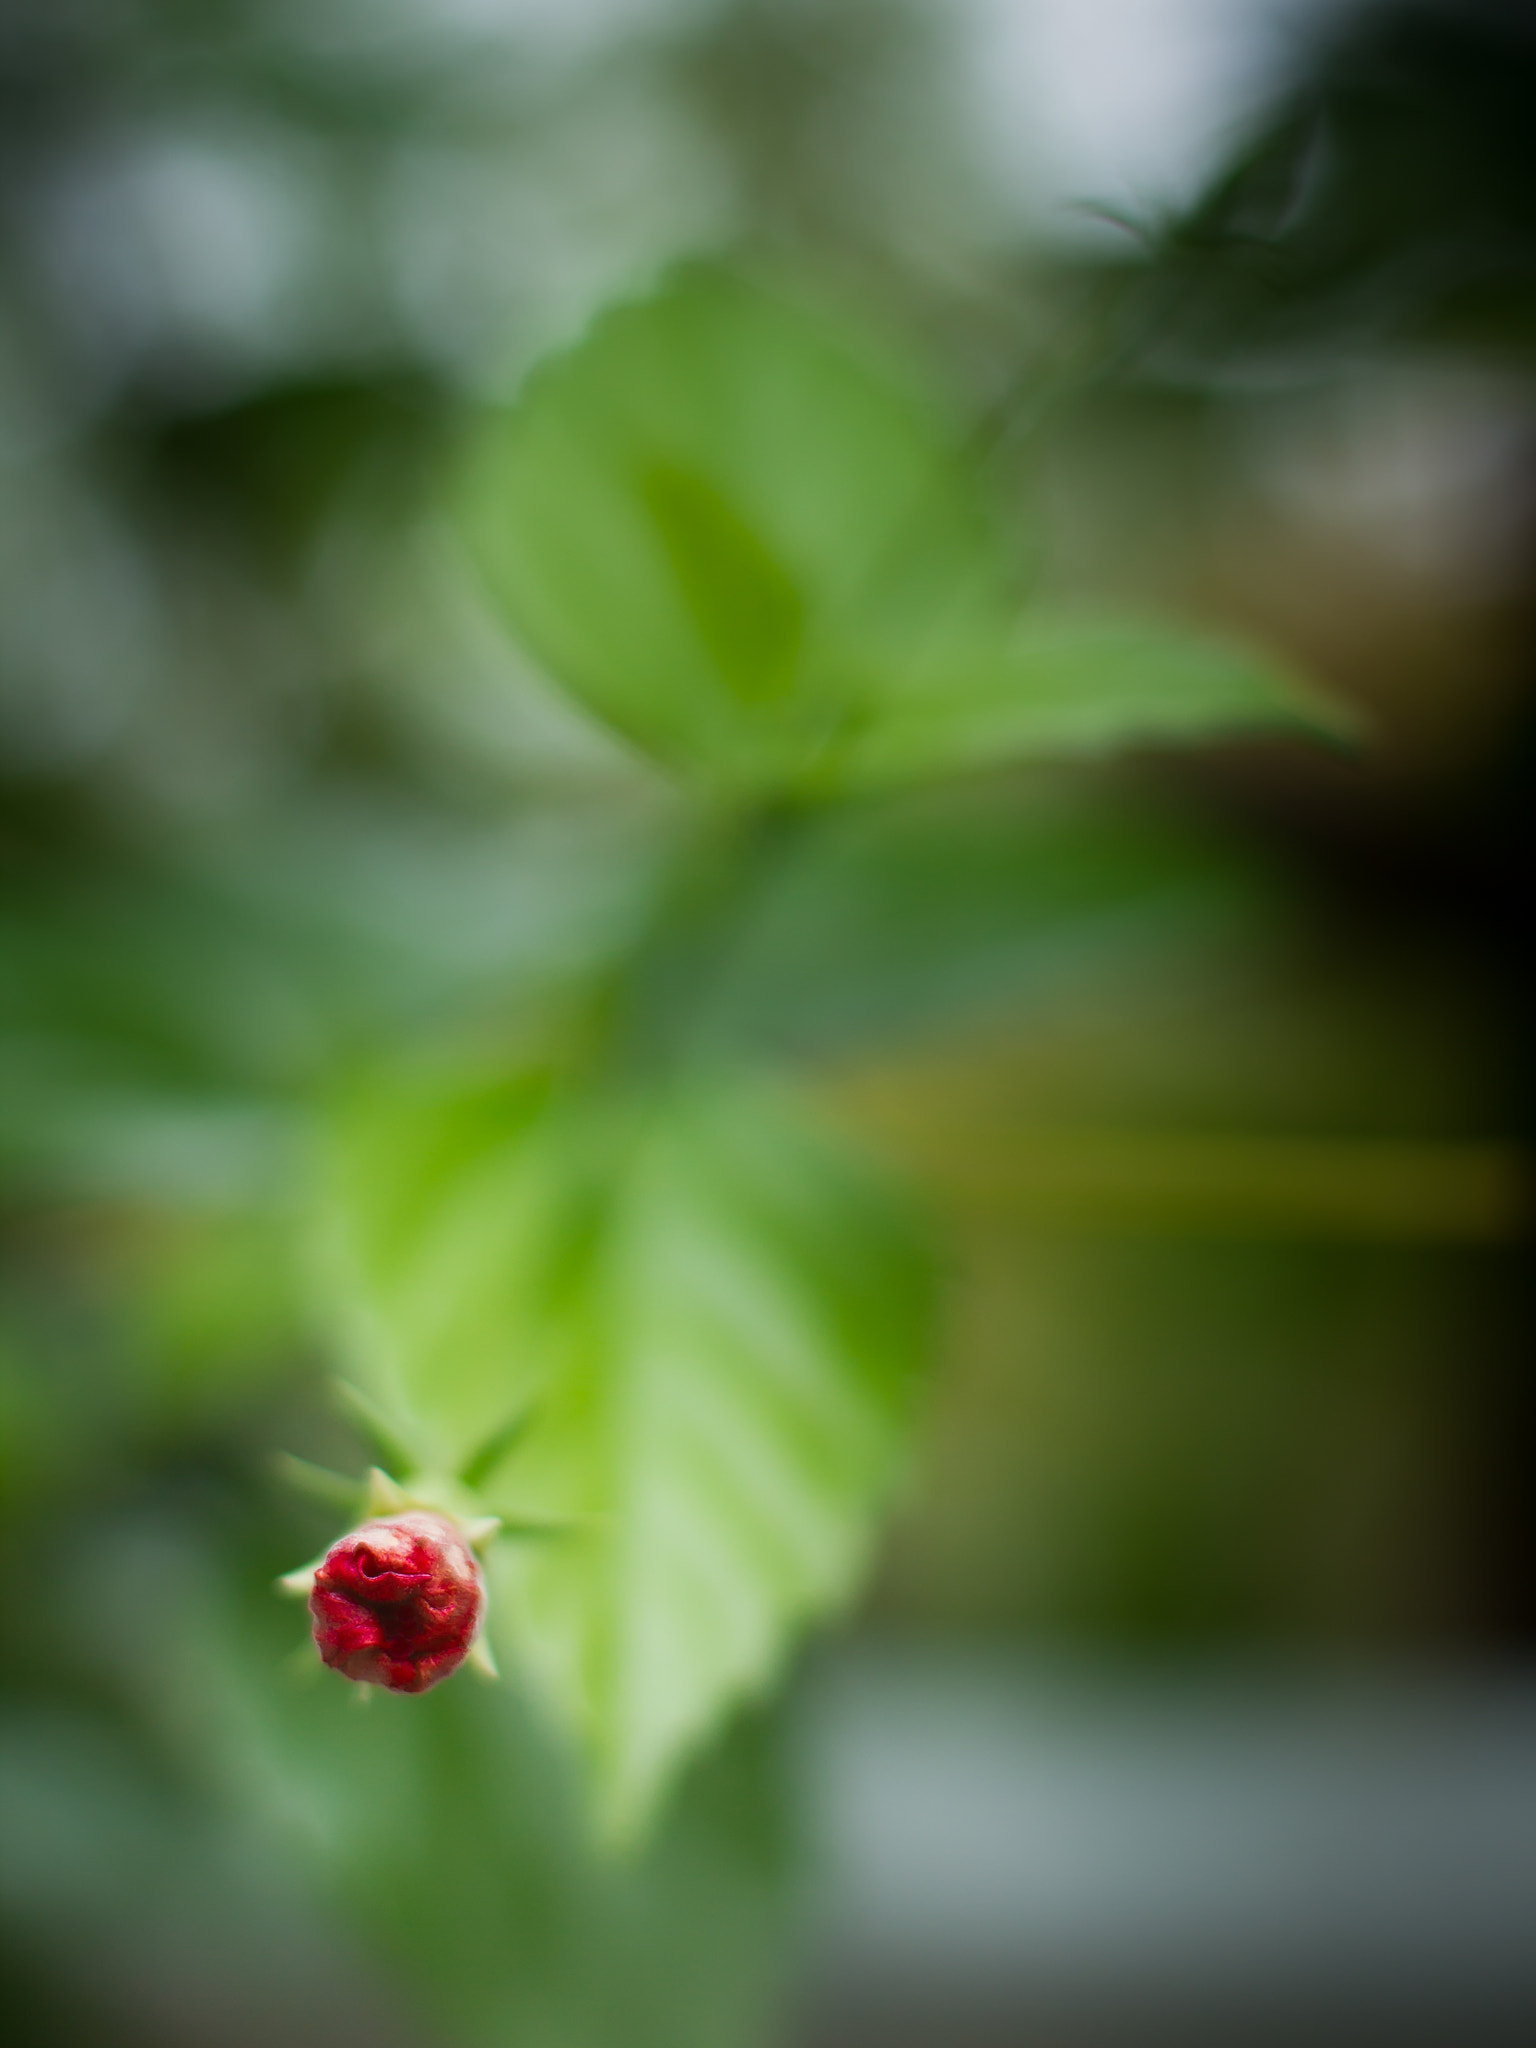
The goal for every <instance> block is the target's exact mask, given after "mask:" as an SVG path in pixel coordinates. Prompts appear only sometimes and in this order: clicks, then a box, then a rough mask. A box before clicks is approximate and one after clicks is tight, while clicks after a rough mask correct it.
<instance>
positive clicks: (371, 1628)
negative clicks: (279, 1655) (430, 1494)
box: [309, 1509, 485, 1692]
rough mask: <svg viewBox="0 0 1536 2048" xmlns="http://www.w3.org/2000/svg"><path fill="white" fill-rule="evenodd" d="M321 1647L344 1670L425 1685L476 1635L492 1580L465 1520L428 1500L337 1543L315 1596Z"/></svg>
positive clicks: (399, 1684) (392, 1683)
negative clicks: (486, 1578)
mask: <svg viewBox="0 0 1536 2048" xmlns="http://www.w3.org/2000/svg"><path fill="white" fill-rule="evenodd" d="M309 1611H310V1613H311V1615H312V1616H313V1617H314V1631H315V1647H316V1648H317V1649H318V1650H319V1652H320V1655H321V1657H322V1659H323V1660H324V1662H325V1663H327V1664H329V1665H330V1667H331V1669H332V1670H333V1671H339V1672H340V1673H341V1674H342V1676H343V1677H344V1678H355V1679H358V1680H360V1681H361V1682H362V1683H364V1684H366V1685H382V1686H385V1687H387V1688H388V1690H389V1691H390V1692H425V1691H426V1690H427V1688H428V1686H432V1685H436V1684H437V1682H438V1680H439V1679H441V1678H446V1677H447V1676H448V1674H449V1673H450V1672H451V1671H456V1670H457V1669H458V1668H459V1666H460V1665H461V1664H462V1663H463V1661H464V1659H465V1658H466V1657H467V1656H468V1654H469V1652H470V1650H471V1648H472V1647H473V1645H474V1641H475V1635H476V1632H477V1631H478V1629H479V1627H480V1621H481V1617H482V1615H483V1614H484V1611H485V1589H484V1586H483V1584H482V1582H481V1578H480V1567H479V1565H478V1564H477V1563H476V1562H475V1557H474V1552H473V1551H472V1550H471V1549H470V1547H469V1544H468V1542H467V1540H466V1539H465V1537H464V1535H463V1533H462V1532H461V1531H460V1530H459V1528H458V1527H457V1526H456V1525H455V1524H454V1523H453V1522H451V1521H449V1520H448V1519H447V1518H446V1517H445V1516H443V1515H434V1514H429V1513H428V1512H427V1511H426V1510H425V1509H413V1510H411V1511H410V1512H408V1513H402V1514H397V1515H388V1516H385V1517H382V1518H381V1519H380V1520H378V1521H375V1522H364V1523H363V1525H362V1527H361V1528H359V1529H353V1530H352V1531H351V1532H350V1534H348V1535H346V1536H343V1537H342V1538H341V1540H340V1541H339V1542H337V1543H333V1544H332V1545H331V1547H330V1549H329V1550H328V1551H327V1552H326V1554H325V1556H324V1558H322V1560H321V1561H320V1563H319V1565H318V1566H316V1568H315V1579H314V1586H313V1589H312V1591H311V1592H310V1596H309Z"/></svg>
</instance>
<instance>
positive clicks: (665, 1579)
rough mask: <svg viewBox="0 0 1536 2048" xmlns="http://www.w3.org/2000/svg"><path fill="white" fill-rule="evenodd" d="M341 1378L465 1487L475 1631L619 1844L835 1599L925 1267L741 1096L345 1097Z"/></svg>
mask: <svg viewBox="0 0 1536 2048" xmlns="http://www.w3.org/2000/svg"><path fill="white" fill-rule="evenodd" d="M329 1203H330V1225H331V1240H332V1247H333V1253H334V1257H333V1261H332V1267H331V1272H332V1278H333V1282H334V1285H335V1288H336V1296H335V1299H336V1305H337V1307H338V1309H339V1311H340V1315H341V1321H342V1324H343V1327H344V1329H345V1330H346V1332H347V1333H348V1335H349V1339H350V1348H351V1354H352V1356H351V1361H350V1371H351V1373H352V1374H353V1376H354V1377H356V1378H357V1379H358V1380H359V1381H360V1382H361V1384H362V1386H363V1388H364V1391H365V1392H366V1393H368V1394H369V1395H371V1396H372V1397H373V1398H374V1399H375V1401H376V1402H377V1403H378V1404H379V1406H380V1407H381V1408H383V1409H385V1410H386V1412H387V1413H389V1415H390V1416H391V1417H392V1419H393V1420H394V1421H395V1422H396V1424H397V1426H399V1427H400V1428H401V1429H402V1430H403V1431H405V1432H407V1433H409V1435H410V1438H411V1440H412V1441H414V1442H416V1443H419V1444H421V1445H422V1447H423V1454H424V1457H429V1458H430V1459H431V1460H432V1461H433V1462H434V1463H435V1464H436V1465H437V1466H438V1467H439V1468H440V1469H442V1468H448V1469H462V1467H463V1466H464V1464H465V1463H466V1462H467V1461H468V1460H470V1459H472V1458H473V1457H474V1455H475V1453H476V1451H477V1449H478V1448H479V1446H480V1444H481V1443H482V1442H484V1441H485V1440H487V1439H488V1438H489V1437H491V1436H492V1434H493V1433H494V1432H495V1431H496V1430H498V1429H501V1428H504V1427H505V1426H506V1423H507V1420H508V1418H509V1417H511V1416H514V1415H516V1414H518V1413H520V1412H526V1414H527V1416H528V1423H527V1427H526V1428H525V1429H523V1430H520V1431H517V1432H515V1433H513V1435H512V1436H511V1438H510V1449H509V1452H508V1455H507V1456H506V1458H505V1460H504V1461H503V1463H502V1466H501V1470H500V1471H499V1473H493V1474H490V1475H488V1476H487V1478H486V1481H485V1485H484V1489H483V1494H484V1498H485V1500H486V1502H487V1504H488V1505H489V1506H490V1507H491V1508H492V1509H493V1510H494V1511H501V1512H504V1513H505V1514H506V1515H507V1516H508V1517H510V1518H516V1519H523V1518H526V1519H528V1520H530V1521H541V1522H542V1521H547V1522H551V1523H558V1524H561V1525H563V1526H564V1527H565V1528H566V1529H567V1530H568V1531H569V1533H566V1534H563V1535H556V1536H546V1537H542V1538H540V1539H539V1540H537V1541H525V1542H511V1541H503V1542H502V1543H501V1544H500V1545H498V1547H497V1549H498V1554H497V1556H496V1559H495V1561H494V1568H493V1589H494V1590H493V1609H492V1611H493V1626H494V1627H495V1629H496V1631H497V1635H498V1642H499V1648H500V1649H501V1651H502V1653H503V1654H504V1656H506V1657H507V1658H509V1659H513V1658H515V1659H517V1660H519V1661H520V1662H521V1663H522V1665H523V1666H524V1667H525V1668H527V1669H530V1670H531V1671H532V1672H533V1673H534V1674H535V1675H536V1678H537V1680H538V1682H539V1685H540V1687H541V1689H542V1691H543V1692H544V1693H545V1695H546V1696H547V1697H548V1698H549V1699H550V1700H551V1701H553V1702H554V1704H555V1706H556V1707H557V1709H558V1710H559V1712H560V1713H561V1714H562V1716H563V1717H564V1719H565V1720H566V1721H567V1722H568V1723H569V1724H570V1725H571V1726H572V1727H573V1728H574V1730H575V1731H576V1733H577V1735H578V1737H579V1739H580V1741H581V1743H582V1746H583V1748H584V1749H585V1752H586V1754H587V1756H588V1759H589V1761H590V1763H591V1766H592V1769H593V1773H594V1781H595V1790H596V1795H597V1806H598V1810H599V1812H600V1814H601V1817H602V1820H603V1822H604V1824H605V1825H606V1827H607V1828H608V1829H609V1830H610V1831H612V1832H613V1833H615V1834H616V1835H624V1834H627V1833H632V1832H633V1831H634V1830H636V1829H637V1828H638V1827H639V1826H640V1825H641V1824H642V1823H643V1821H644V1819H645V1818H646V1816H647V1814H648V1812H649V1811H650V1810H651V1808H652V1806H653V1804H654V1802H655V1800H656V1797H657V1795H658V1793H659V1792H660V1790H661V1788H662V1786H663V1785H664V1783H665V1781H666V1779H667V1778H668V1776H669V1775H670V1773H671V1772H672V1771H673V1769H674V1768H675V1766H676V1765H677V1763H678V1762H679V1760H680V1759H681V1758H682V1757H683V1755H684V1754H685V1753H686V1752H687V1751H688V1750H689V1749H690V1748H691V1747H692V1746H693V1745H694V1744H696V1743H697V1742H698V1741H699V1740H700V1739H701V1737H703V1736H704V1735H705V1734H706V1733H707V1732H708V1731H709V1729H710V1728H711V1727H712V1726H713V1725H714V1724H715V1722H716V1721H717V1720H718V1719H719V1718H720V1716H721V1715H722V1714H723V1713H724V1712H725V1711H726V1710H727V1708H728V1707H729V1706H730V1705H731V1704H732V1702H733V1701H735V1700H737V1699H739V1698H741V1697H742V1696H743V1695H746V1694H748V1693H750V1692H752V1691H754V1690H755V1689H757V1688H759V1687H760V1686H762V1685H763V1683H764V1682H765V1681H766V1680H767V1679H768V1678H769V1677H770V1676H771V1675H772V1673H773V1671H774V1669H775V1668H776V1666H777V1664H778V1662H779V1660H780V1658H781V1656H782V1654H783V1651H784V1648H785V1645H786V1643H787V1640H788V1639H789V1637H790V1636H791V1634H792V1633H793V1632H794V1631H795V1630H796V1629H798V1628H799V1627H802V1626H803V1625H804V1624H805V1623H806V1622H808V1621H809V1620H811V1619H812V1618H814V1617H815V1616H817V1615H819V1614H822V1613H824V1612H826V1611H827V1610H828V1609H830V1608H831V1607H833V1606H835V1605H836V1603H837V1602H838V1601H839V1600H841V1599H842V1598H843V1597H844V1596H845V1595H846V1594H847V1593H848V1591H849V1589H850V1588H851V1587H852V1585H853V1584H854V1582H855V1580H856V1578H857V1575H858V1572H859V1569H860V1567H861V1564H862V1562H863V1559H864V1557H865V1554H866V1552H867V1549H868V1545H869V1541H870V1536H871V1530H872V1527H873V1520H874V1516H875V1512H876V1510H877V1508H878V1507H879V1505H880V1503H881V1502H882V1500H883V1499H884V1497H885V1496H886V1494H887V1492H888V1490H889V1488H890V1486H891V1483H892V1480H893V1477H894V1475H895V1472H896V1469H897V1466H898V1463H899V1459H900V1455H901V1451H902V1446H903V1442H904V1437H905V1424H906V1421H907V1418H908V1413H909V1408H910V1403H911V1397H912V1394H913V1391H914V1388H915V1385H916V1380H917V1375H918V1368H919V1366H920V1364H921V1362H922V1359H923V1357H924V1355H925V1352H926V1349H927V1346H928V1340H929V1322H930V1298H931V1276H930V1273H929V1268H928V1264H927V1261H926V1257H925V1255H924V1253H923V1250H922V1248H921V1246H920V1244H919V1242H918V1241H916V1240H915V1238H914V1236H913V1234H912V1232H911V1230H910V1228H909V1226H908V1224H907V1221H906V1219H905V1216H904V1213H903V1212H902V1211H901V1209H900V1208H899V1207H897V1206H895V1205H893V1203H892V1201H891V1198H890V1197H889V1195H888V1194H887V1193H886V1192H885V1191H884V1190H883V1188H881V1187H880V1186H879V1185H878V1184H877V1183H875V1182H873V1181H872V1180H871V1179H870V1177H869V1176H868V1175H867V1173H866V1171H865V1170H864V1169H863V1168H862V1167H861V1166H860V1165H858V1164H856V1163H855V1162H853V1161H852V1160H851V1159H850V1158H849V1157H847V1156H846V1155H845V1154H844V1153H843V1152H842V1151H841V1150H840V1149H839V1148H838V1147H837V1146H836V1145H835V1144H834V1143H833V1142H832V1141H831V1140H830V1139H828V1138H827V1137H825V1136H824V1135H822V1134H821V1133H820V1132H819V1131H818V1130H816V1129H815V1128H814V1127H812V1126H811V1125H809V1124H808V1123H807V1122H806V1121H805V1120H804V1119H803V1117H802V1115H801V1114H800V1112H799V1111H798V1110H797V1109H795V1108H794V1107H793V1106H791V1105H790V1104H789V1103H788V1102H787V1101H786V1100H785V1099H784V1098H783V1097H782V1096H780V1095H779V1094H778V1093H776V1092H773V1091H771V1090H769V1089H767V1088H766V1087H762V1086H760V1085H758V1084H756V1083H750V1082H746V1081H743V1080H732V1081H726V1080H695V1081H693V1082H691V1083H688V1084H678V1085H676V1086H675V1087H672V1088H670V1089H668V1090H666V1091H664V1092H655V1093H652V1094H645V1095H642V1094H640V1093H638V1092H626V1093H618V1092H615V1093H609V1094H598V1093H595V1092H583V1091H577V1090H571V1089H566V1088H557V1087H555V1086H553V1085H552V1084H551V1083H549V1082H548V1081H546V1080H542V1079H538V1078H524V1079H522V1080H519V1081H515V1082H510V1083H506V1084H502V1085H499V1086H494V1087H489V1088H476V1087H471V1086H468V1085H465V1084H462V1083H460V1084H456V1085H455V1084H446V1085H443V1086H440V1087H433V1086H428V1085H422V1086H421V1087H418V1088H407V1087H400V1088H396V1089H393V1090H390V1089H384V1088H380V1089H378V1090H377V1091H375V1092H374V1093H373V1094H372V1095H371V1096H369V1097H368V1098H366V1099H365V1098H362V1097H359V1098H357V1099H355V1100H354V1101H353V1103H352V1104H351V1106H350V1108H349V1110H348V1111H347V1113H346V1114H345V1116H344V1118H343V1120H342V1123H341V1126H340V1128H339V1131H338V1134H337V1139H336V1143H335V1146H334V1148H333V1160H332V1167H331V1174H330V1181H329Z"/></svg>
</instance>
